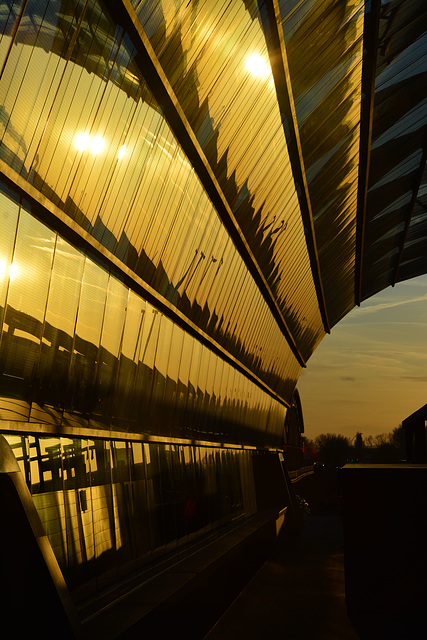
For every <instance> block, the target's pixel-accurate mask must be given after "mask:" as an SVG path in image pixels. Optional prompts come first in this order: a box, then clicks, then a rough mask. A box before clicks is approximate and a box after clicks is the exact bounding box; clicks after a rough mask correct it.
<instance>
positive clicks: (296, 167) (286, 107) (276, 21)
mask: <svg viewBox="0 0 427 640" xmlns="http://www.w3.org/2000/svg"><path fill="white" fill-rule="evenodd" d="M259 5H260V12H261V16H262V19H263V23H264V30H265V32H266V34H267V38H266V40H267V46H268V49H269V55H270V64H271V69H272V72H273V78H274V84H275V86H276V93H277V100H278V102H279V107H280V112H281V114H282V124H283V129H284V132H285V137H286V142H287V144H288V152H289V158H290V161H291V167H292V173H293V176H294V181H295V187H296V191H297V194H298V199H299V205H300V209H301V216H302V220H303V223H304V231H305V237H306V243H307V249H308V255H309V258H310V265H311V271H312V274H313V280H314V285H315V287H316V293H317V300H318V304H319V309H320V314H321V316H322V321H323V326H324V329H325V331H326V332H327V333H330V330H331V329H330V324H329V319H328V313H327V309H326V300H325V293H324V290H323V284H322V276H321V271H320V262H319V254H318V251H317V244H316V235H315V230H314V222H313V212H312V209H311V202H310V194H309V190H308V185H307V178H306V174H305V167H304V158H303V153H302V147H301V141H300V137H299V129H298V122H297V116H296V111H295V104H294V98H293V93H292V83H291V76H290V72H289V66H288V58H287V54H286V46H285V39H284V36H283V29H282V21H281V16H280V9H279V6H278V2H277V0H261V1H260V2H259ZM265 10H266V11H267V15H265Z"/></svg>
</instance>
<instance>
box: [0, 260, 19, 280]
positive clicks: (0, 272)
mask: <svg viewBox="0 0 427 640" xmlns="http://www.w3.org/2000/svg"><path fill="white" fill-rule="evenodd" d="M17 271H18V270H17V267H16V264H15V262H12V264H11V265H9V264H8V263H7V262H6V260H0V278H1V279H2V280H3V279H6V278H9V279H10V280H13V278H14V277H15V276H16V275H17Z"/></svg>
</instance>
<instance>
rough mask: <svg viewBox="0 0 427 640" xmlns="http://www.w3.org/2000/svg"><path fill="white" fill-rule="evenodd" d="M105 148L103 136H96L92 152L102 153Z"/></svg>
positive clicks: (91, 144)
mask: <svg viewBox="0 0 427 640" xmlns="http://www.w3.org/2000/svg"><path fill="white" fill-rule="evenodd" d="M103 148H104V139H103V138H101V136H96V137H95V138H93V140H92V141H91V143H90V150H91V151H92V153H94V154H97V153H101V151H102V150H103Z"/></svg>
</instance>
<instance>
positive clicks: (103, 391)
mask: <svg viewBox="0 0 427 640" xmlns="http://www.w3.org/2000/svg"><path fill="white" fill-rule="evenodd" d="M128 296H129V289H128V288H127V287H125V286H124V285H123V284H122V283H121V282H120V281H119V280H117V279H116V278H113V277H112V276H110V278H109V282H108V292H107V301H106V306H105V317H104V323H103V327H102V335H101V348H100V353H99V360H98V367H97V372H96V381H95V392H96V398H97V405H96V407H95V408H94V410H93V413H92V420H101V421H103V422H107V423H108V422H109V420H110V417H111V402H112V396H113V394H114V391H115V384H116V378H117V369H118V362H119V355H120V350H121V347H122V339H123V330H124V325H125V318H126V305H127V302H128Z"/></svg>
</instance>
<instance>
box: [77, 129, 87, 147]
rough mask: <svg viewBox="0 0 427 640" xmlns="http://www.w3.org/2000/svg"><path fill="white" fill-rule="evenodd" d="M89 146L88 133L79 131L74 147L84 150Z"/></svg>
mask: <svg viewBox="0 0 427 640" xmlns="http://www.w3.org/2000/svg"><path fill="white" fill-rule="evenodd" d="M88 146H89V134H88V133H79V135H78V136H77V138H76V147H77V149H78V150H79V151H84V150H85V149H87V148H88Z"/></svg>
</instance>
